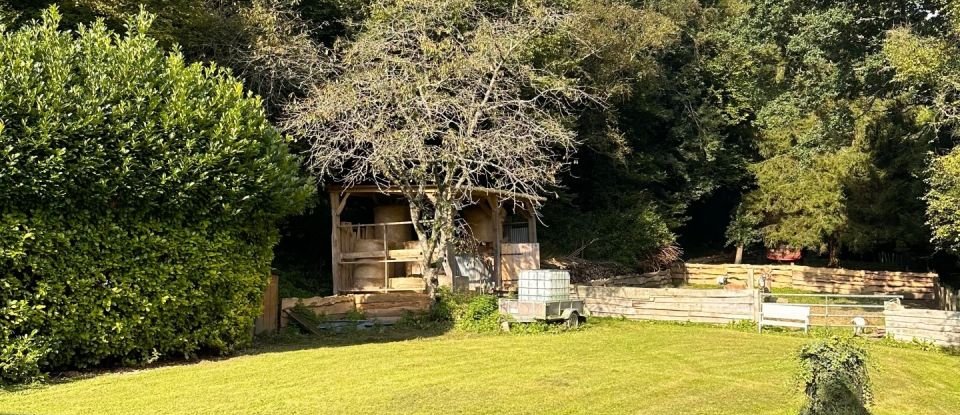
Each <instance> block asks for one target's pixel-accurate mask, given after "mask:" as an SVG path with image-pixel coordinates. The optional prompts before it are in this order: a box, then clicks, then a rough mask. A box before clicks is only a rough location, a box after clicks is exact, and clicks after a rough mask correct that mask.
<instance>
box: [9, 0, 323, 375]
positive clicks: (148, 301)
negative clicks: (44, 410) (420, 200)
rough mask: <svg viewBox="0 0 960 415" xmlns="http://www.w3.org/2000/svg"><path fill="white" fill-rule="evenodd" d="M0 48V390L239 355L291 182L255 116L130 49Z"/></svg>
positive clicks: (52, 43) (293, 190) (192, 76)
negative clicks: (64, 375) (54, 374)
mask: <svg viewBox="0 0 960 415" xmlns="http://www.w3.org/2000/svg"><path fill="white" fill-rule="evenodd" d="M58 21H59V18H58V16H57V13H56V10H54V9H51V10H50V11H48V12H47V13H46V14H45V16H44V19H43V21H42V22H38V23H37V24H34V25H30V26H27V27H25V28H23V29H21V30H18V31H16V32H7V33H4V34H3V35H2V38H0V189H2V191H0V345H2V346H0V382H11V381H22V380H25V379H28V378H31V377H34V376H36V375H38V374H40V373H42V372H50V371H57V370H65V369H73V368H84V367H90V366H93V365H103V364H111V365H112V364H125V365H128V364H137V363H142V362H146V361H151V360H153V359H156V358H158V357H164V356H192V355H195V354H196V353H197V352H203V351H210V352H228V351H230V350H232V349H234V348H235V347H237V346H238V345H241V344H243V343H244V342H245V341H248V340H249V338H250V336H251V323H252V321H253V318H254V317H255V316H256V314H257V313H258V308H259V298H260V295H261V292H262V290H263V287H264V285H265V282H266V276H267V274H268V273H269V265H270V261H271V259H272V247H273V245H274V244H275V243H276V241H277V238H278V235H277V230H276V223H277V221H278V220H279V219H281V218H282V217H284V216H286V215H289V214H293V213H297V212H299V211H301V210H302V209H303V207H304V205H305V203H306V200H307V199H308V198H309V197H310V193H311V191H312V189H313V184H312V183H311V182H310V181H309V180H308V179H307V178H305V177H304V176H303V175H302V174H301V173H300V165H299V160H298V159H297V158H296V157H294V156H292V155H291V154H290V153H289V151H288V148H287V145H286V142H285V139H284V137H282V136H281V135H280V134H279V133H278V132H277V131H276V130H275V129H274V128H273V127H272V126H271V125H270V124H269V123H268V122H267V120H266V119H265V116H264V114H263V110H262V106H261V103H260V100H259V99H258V98H256V97H253V96H251V95H250V94H248V93H245V92H244V91H243V89H242V88H241V86H240V84H239V83H238V82H237V81H236V80H235V79H233V78H232V77H231V76H230V75H229V74H228V73H226V72H224V71H222V70H220V69H217V68H214V67H206V66H201V65H197V64H193V65H188V64H186V63H184V61H183V58H182V57H181V56H180V55H179V54H178V53H170V54H167V53H165V52H164V51H163V50H162V49H160V48H159V47H158V46H157V44H156V42H155V41H153V40H152V39H150V38H149V37H147V36H146V35H144V33H146V31H147V30H148V28H149V25H150V18H149V16H146V15H141V16H138V17H137V18H136V19H134V20H132V21H131V22H130V24H129V30H128V33H127V34H126V35H118V34H114V33H112V32H110V31H108V30H107V29H105V28H104V27H103V26H102V25H100V24H94V25H92V26H90V27H85V28H80V29H78V30H77V31H76V32H65V31H60V30H58Z"/></svg>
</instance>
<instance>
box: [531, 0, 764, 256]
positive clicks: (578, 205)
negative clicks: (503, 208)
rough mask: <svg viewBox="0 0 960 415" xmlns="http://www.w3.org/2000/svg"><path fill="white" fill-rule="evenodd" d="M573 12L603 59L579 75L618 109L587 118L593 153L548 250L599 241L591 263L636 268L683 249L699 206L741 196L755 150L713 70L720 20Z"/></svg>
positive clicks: (656, 7)
mask: <svg viewBox="0 0 960 415" xmlns="http://www.w3.org/2000/svg"><path fill="white" fill-rule="evenodd" d="M574 3H575V4H576V6H574V7H575V11H576V13H577V14H578V16H579V18H578V21H577V24H576V27H577V29H578V32H577V34H578V36H581V37H585V38H588V39H592V40H593V41H592V42H591V44H595V45H597V49H598V50H597V51H596V53H595V54H594V55H592V56H591V57H590V58H589V59H586V60H584V61H582V62H578V64H577V65H576V66H575V67H574V68H572V69H571V70H572V71H574V72H576V73H580V74H582V75H581V76H582V77H583V79H586V80H589V81H590V83H591V87H593V88H596V89H598V90H600V91H603V93H606V94H608V95H609V96H610V99H609V102H608V105H607V106H605V107H603V108H600V109H588V110H586V111H584V112H582V113H581V114H580V116H579V118H578V121H577V127H578V134H579V137H580V138H581V139H582V140H583V142H584V143H583V145H582V146H581V148H580V149H579V151H578V153H577V163H576V164H575V165H573V166H572V167H571V173H570V174H569V175H568V177H565V178H564V181H563V184H564V185H565V187H564V189H563V190H562V191H561V195H560V196H561V197H560V201H551V202H550V203H547V204H546V207H545V209H544V214H543V216H544V219H543V220H544V223H545V224H546V225H547V226H548V227H549V228H548V231H546V232H542V233H541V234H542V238H543V243H544V244H545V250H546V251H548V252H551V253H555V254H568V253H570V252H571V251H573V250H575V249H577V248H579V247H581V246H582V245H583V244H585V243H586V242H589V241H591V240H594V239H596V241H595V242H594V243H593V244H591V245H590V247H588V248H587V249H586V250H585V251H584V256H585V257H586V258H588V259H599V260H616V261H619V262H623V263H624V264H627V265H635V264H636V263H637V262H638V260H640V259H641V258H644V257H646V256H648V255H650V254H651V253H654V252H656V251H657V250H659V249H660V248H662V247H664V246H669V245H672V244H673V243H674V242H675V240H676V235H675V234H676V233H677V232H678V231H679V230H680V229H681V228H682V227H683V226H684V225H685V224H687V222H688V219H689V218H688V209H689V208H690V206H691V205H692V204H693V203H695V202H698V201H701V200H704V199H705V198H706V197H708V196H710V195H711V194H713V193H715V192H716V191H718V189H721V188H725V187H734V188H735V187H739V186H740V182H741V181H742V180H743V179H744V177H746V176H747V171H746V169H745V163H746V161H745V156H744V152H745V151H746V150H749V143H747V142H745V140H743V138H742V137H741V136H740V135H739V133H741V131H739V126H737V125H735V124H733V123H731V122H730V121H729V120H727V119H726V118H725V117H724V116H723V114H722V113H721V111H720V109H721V107H720V106H718V105H717V99H718V98H719V97H720V96H721V94H722V92H721V91H720V90H719V89H718V88H720V87H721V86H722V85H720V81H721V79H720V77H717V76H715V75H714V74H713V73H711V72H710V71H709V70H708V69H709V68H708V67H707V66H706V65H705V63H706V60H705V56H706V55H705V53H706V52H708V50H707V49H704V46H705V45H706V44H707V43H705V42H704V41H705V40H706V39H704V37H705V35H706V34H707V33H708V31H709V29H710V26H711V25H712V24H713V23H714V20H715V19H716V16H715V10H714V9H711V8H708V7H706V6H704V5H701V3H700V2H698V1H649V2H625V1H616V0H584V1H578V2H574ZM556 55H558V56H568V55H571V53H570V52H568V51H567V50H566V49H561V52H559V53H557V54H556ZM572 55H574V56H580V55H582V53H580V54H577V53H573V54H572ZM553 59H560V58H558V57H553ZM698 231H700V230H698Z"/></svg>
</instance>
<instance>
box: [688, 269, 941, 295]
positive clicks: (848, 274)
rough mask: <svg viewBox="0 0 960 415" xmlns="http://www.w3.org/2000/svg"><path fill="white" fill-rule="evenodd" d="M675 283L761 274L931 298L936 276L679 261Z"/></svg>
mask: <svg viewBox="0 0 960 415" xmlns="http://www.w3.org/2000/svg"><path fill="white" fill-rule="evenodd" d="M670 273H671V278H672V279H673V280H674V281H675V282H678V283H686V284H695V285H716V284H717V278H718V277H726V278H727V279H728V281H730V282H731V283H732V284H742V285H743V286H748V285H749V281H750V280H751V277H753V278H754V279H755V278H758V277H760V276H763V277H764V278H765V279H766V281H767V283H768V284H769V285H768V286H770V287H772V288H793V289H798V290H803V291H811V292H818V293H830V294H888V295H902V296H903V298H904V299H907V300H928V301H934V300H936V298H937V291H938V287H939V284H938V280H939V277H938V276H937V274H934V273H917V272H895V271H864V270H851V269H843V268H816V267H805V266H798V265H747V264H739V265H735V264H680V265H677V266H675V267H674V268H672V269H671V270H670Z"/></svg>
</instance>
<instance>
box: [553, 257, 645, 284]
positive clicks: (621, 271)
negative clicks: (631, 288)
mask: <svg viewBox="0 0 960 415" xmlns="http://www.w3.org/2000/svg"><path fill="white" fill-rule="evenodd" d="M544 263H545V264H549V265H550V266H551V267H553V268H557V269H565V270H567V271H570V283H572V284H586V283H590V282H591V281H598V280H607V279H611V278H617V277H635V276H638V275H639V274H638V273H637V272H636V270H634V269H633V268H630V267H627V266H624V265H622V264H619V263H616V262H604V261H591V260H587V259H583V258H577V257H573V256H567V257H556V258H550V259H547V260H546V261H544Z"/></svg>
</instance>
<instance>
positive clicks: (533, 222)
mask: <svg viewBox="0 0 960 415" xmlns="http://www.w3.org/2000/svg"><path fill="white" fill-rule="evenodd" d="M527 212H528V213H529V215H530V217H529V218H528V219H527V230H528V231H529V232H530V243H532V244H535V243H537V210H536V209H535V208H534V207H533V202H530V207H529V209H528V210H527Z"/></svg>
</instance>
